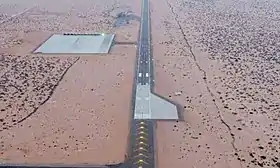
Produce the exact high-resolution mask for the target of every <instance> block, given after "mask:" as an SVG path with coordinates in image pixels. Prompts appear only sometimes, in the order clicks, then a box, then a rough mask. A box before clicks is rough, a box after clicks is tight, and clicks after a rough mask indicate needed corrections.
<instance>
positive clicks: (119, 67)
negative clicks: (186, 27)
mask: <svg viewBox="0 0 280 168" xmlns="http://www.w3.org/2000/svg"><path fill="white" fill-rule="evenodd" d="M139 3H140V2H139ZM139 6H140V5H137V3H135V2H133V3H132V2H129V1H122V2H121V1H106V3H103V2H101V1H99V2H93V1H89V0H84V1H74V0H72V1H68V0H62V1H59V2H58V1H32V0H29V1H25V2H24V3H23V2H22V1H17V0H12V1H1V6H0V8H1V10H0V11H1V12H0V13H1V15H0V16H1V17H0V19H1V20H2V22H1V20H0V43H1V46H0V54H1V56H0V59H1V60H0V69H1V71H0V110H1V113H0V162H1V163H29V164H30V163H31V164H37V163H38V164H50V163H51V164H52V163H65V164H79V163H89V164H114V163H120V162H123V160H124V159H125V154H126V150H127V149H126V148H127V140H128V132H129V120H130V116H131V111H130V103H129V102H131V95H132V93H131V91H132V81H133V76H134V64H135V54H136V47H135V45H115V46H114V47H113V48H112V51H111V53H110V54H109V55H95V56H80V55H71V56H70V55H47V56H46V55H39V54H38V55H34V54H32V51H33V50H34V49H35V48H36V47H38V46H39V45H40V44H41V43H42V42H44V41H45V40H46V39H47V38H48V37H49V36H50V35H52V34H53V33H64V32H67V33H68V32H76V33H91V32H101V33H103V32H105V33H116V41H117V42H136V41H137V35H138V27H139V13H140V7H139ZM2 9H5V10H2ZM120 13H122V14H121V15H120Z"/></svg>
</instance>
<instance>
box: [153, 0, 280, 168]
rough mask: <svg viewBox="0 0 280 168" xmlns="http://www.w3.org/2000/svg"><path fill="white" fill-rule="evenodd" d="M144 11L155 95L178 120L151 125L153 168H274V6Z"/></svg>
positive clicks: (180, 5)
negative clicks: (175, 106) (178, 108)
mask: <svg viewBox="0 0 280 168" xmlns="http://www.w3.org/2000/svg"><path fill="white" fill-rule="evenodd" d="M151 6H152V8H153V12H152V20H153V22H152V23H153V43H154V57H155V61H156V62H155V69H156V78H155V80H156V81H155V83H156V90H157V91H158V92H159V93H161V94H162V95H165V96H166V97H169V98H170V99H173V100H175V101H176V102H178V103H179V104H181V105H182V108H183V109H184V111H183V115H184V119H185V122H178V123H176V122H175V123H172V122H159V124H158V131H157V134H158V136H157V138H158V150H159V151H160V152H159V154H158V155H159V156H158V157H159V167H161V168H162V167H175V166H176V167H185V165H186V164H187V165H192V166H193V167H201V168H202V167H217V168H218V167H252V168H255V167H267V168H268V167H280V160H279V153H280V142H279V139H280V138H279V137H280V123H279V122H280V116H279V114H280V107H279V105H280V102H279V89H280V88H279V84H280V81H279V78H280V75H279V70H280V66H279V45H280V41H279V35H280V34H279V33H280V32H279V30H280V29H279V25H280V24H279V11H280V10H279V7H280V6H279V2H278V1H272V0H271V1H270V0H268V1H262V0H257V1H250V0H246V1H239V0H226V1H218V0H211V1H203V0H202V1H193V0H185V1H179V0H167V1H164V2H163V3H162V4H161V5H160V6H159V5H158V3H157V2H155V1H153V0H152V5H151ZM163 49H164V50H163ZM178 91H182V95H180V96H175V95H174V93H175V92H178ZM163 137H164V138H163Z"/></svg>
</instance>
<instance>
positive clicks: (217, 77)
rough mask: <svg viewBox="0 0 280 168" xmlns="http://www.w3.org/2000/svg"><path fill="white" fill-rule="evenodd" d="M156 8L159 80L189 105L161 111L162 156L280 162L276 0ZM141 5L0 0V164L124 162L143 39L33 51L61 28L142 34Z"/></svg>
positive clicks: (165, 163) (177, 0)
mask: <svg viewBox="0 0 280 168" xmlns="http://www.w3.org/2000/svg"><path fill="white" fill-rule="evenodd" d="M150 8H151V20H152V21H151V28H152V43H153V46H152V48H153V58H154V75H155V88H154V89H155V92H156V93H158V94H160V95H162V96H164V97H166V98H169V99H170V100H172V101H174V102H176V103H177V104H179V105H180V109H181V111H180V113H181V115H182V116H183V118H182V120H180V121H158V122H157V124H156V154H157V156H156V158H157V167H158V168H170V167H178V168H186V167H191V168H206V167H209V168H245V167H248V168H256V167H265V168H271V167H276V168H277V167H278V168H279V167H280V160H279V159H280V154H279V153H280V101H279V100H280V96H279V93H280V87H279V84H280V74H279V71H280V66H279V59H280V54H279V53H280V49H279V48H280V38H279V37H280V31H279V30H280V27H279V26H280V23H279V21H280V20H279V16H280V13H279V12H280V4H279V2H278V1H275V0H255V1H252V0H223V1H221V0H208V1H206V0H164V1H156V0H150ZM140 9H141V1H128V0H118V1H112V0H105V1H94V2H93V1H90V0H82V1H74V0H61V1H53V0H51V1H43V0H39V1H35V0H26V1H24V2H23V1H19V0H9V1H8V0H0V44H1V45H0V54H1V55H0V163H69V164H71V163H93V164H114V163H119V162H123V160H124V159H125V154H126V148H127V140H128V138H127V137H128V133H129V120H130V117H131V111H130V102H131V96H132V93H131V90H132V84H133V77H134V68H135V67H134V64H135V54H136V48H135V45H132V44H129V45H115V46H113V48H112V51H111V53H110V54H108V55H95V56H80V55H71V56H69V55H59V56H58V55H48V56H45V55H40V54H36V55H35V54H32V51H33V50H34V49H35V48H36V47H38V45H40V44H41V43H42V42H43V41H44V40H46V39H47V38H48V37H49V36H50V35H51V34H53V33H64V32H79V33H88V32H105V33H116V41H117V42H136V41H137V36H138V29H139V16H140ZM121 12H125V14H126V16H127V15H129V16H127V17H125V18H123V17H120V18H119V17H118V16H120V15H118V14H119V13H121ZM130 14H131V15H130ZM177 92H180V93H182V94H179V95H178V94H175V93H177Z"/></svg>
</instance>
